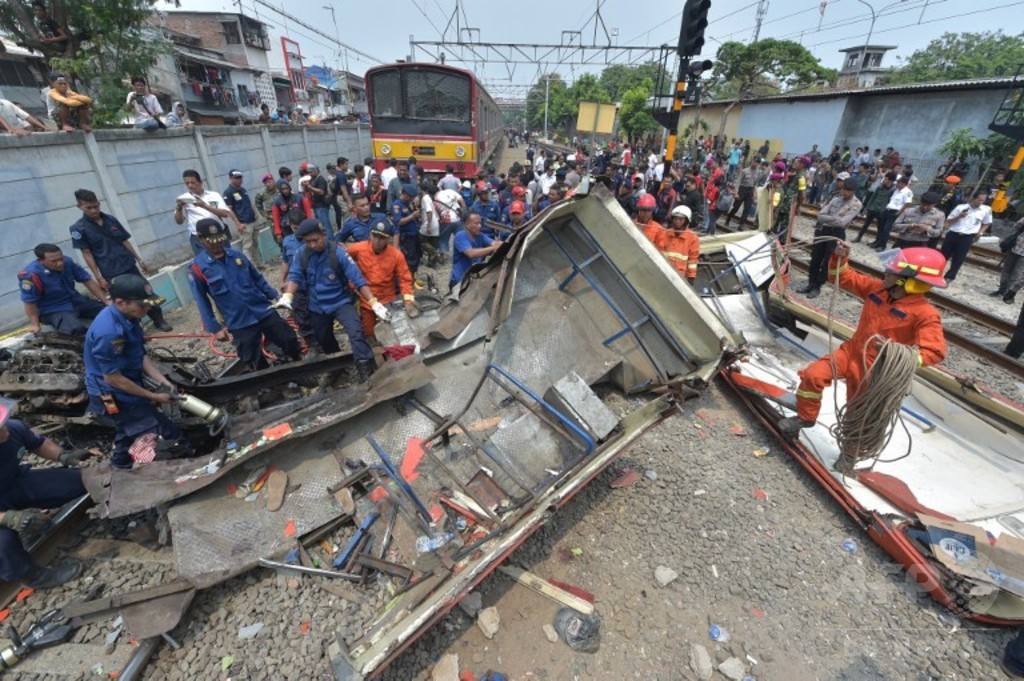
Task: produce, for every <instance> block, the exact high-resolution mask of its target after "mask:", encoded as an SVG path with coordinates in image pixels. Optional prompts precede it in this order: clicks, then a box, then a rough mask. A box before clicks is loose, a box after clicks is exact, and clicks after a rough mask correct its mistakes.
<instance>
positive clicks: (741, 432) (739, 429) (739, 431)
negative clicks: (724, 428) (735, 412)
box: [729, 423, 747, 437]
mask: <svg viewBox="0 0 1024 681" xmlns="http://www.w3.org/2000/svg"><path fill="white" fill-rule="evenodd" d="M729 432H730V433H732V434H733V435H735V436H737V437H745V436H746V434H747V429H746V428H744V427H743V426H741V425H740V424H738V423H734V424H732V425H731V426H730V427H729Z"/></svg>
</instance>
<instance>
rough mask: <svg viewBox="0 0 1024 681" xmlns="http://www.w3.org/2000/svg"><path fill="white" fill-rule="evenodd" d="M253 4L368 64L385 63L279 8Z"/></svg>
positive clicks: (263, 2) (262, 0)
mask: <svg viewBox="0 0 1024 681" xmlns="http://www.w3.org/2000/svg"><path fill="white" fill-rule="evenodd" d="M253 2H254V3H256V4H259V5H263V6H264V7H266V8H267V9H269V10H271V11H273V12H276V13H278V14H280V15H281V16H283V17H284V18H285V19H287V20H288V21H291V22H293V23H295V24H298V25H299V26H302V27H303V28H305V29H306V30H307V31H310V32H312V33H314V34H316V35H318V36H320V37H321V38H326V39H327V40H329V41H331V43H332V44H334V45H338V46H340V47H343V48H345V49H346V50H348V51H349V52H352V53H354V54H358V55H360V56H362V57H365V58H367V59H369V60H371V62H370V63H373V64H384V63H386V61H387V60H385V59H381V58H379V57H375V56H373V55H372V54H367V53H366V52H363V51H362V50H358V49H356V48H354V47H352V46H351V45H349V44H348V43H344V42H342V41H340V40H338V39H337V38H336V37H334V36H331V35H328V34H327V33H324V32H323V31H321V30H320V29H318V28H316V27H315V26H310V25H309V24H307V23H306V22H304V21H302V20H301V19H299V18H298V17H295V16H293V15H291V14H289V13H288V12H285V11H284V10H283V9H281V8H279V7H275V6H274V5H272V4H270V3H269V2H267V1H266V0H253Z"/></svg>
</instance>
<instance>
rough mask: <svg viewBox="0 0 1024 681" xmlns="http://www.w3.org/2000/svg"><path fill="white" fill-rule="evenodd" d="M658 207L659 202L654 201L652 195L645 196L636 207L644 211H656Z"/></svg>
mask: <svg viewBox="0 0 1024 681" xmlns="http://www.w3.org/2000/svg"><path fill="white" fill-rule="evenodd" d="M657 205H658V202H657V201H656V200H655V199H654V196H653V195H651V194H644V195H643V196H641V197H640V199H639V200H638V201H637V202H636V207H637V208H638V209H639V210H644V209H645V208H646V209H647V210H654V207H655V206H657Z"/></svg>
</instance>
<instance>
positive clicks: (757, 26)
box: [751, 0, 768, 43]
mask: <svg viewBox="0 0 1024 681" xmlns="http://www.w3.org/2000/svg"><path fill="white" fill-rule="evenodd" d="M766 14H768V0H760V2H758V3H757V19H756V21H755V22H754V37H753V38H752V39H751V42H754V43H756V42H757V39H758V38H759V37H760V36H761V23H762V22H763V21H764V16H765V15H766Z"/></svg>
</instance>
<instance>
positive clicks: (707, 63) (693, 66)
mask: <svg viewBox="0 0 1024 681" xmlns="http://www.w3.org/2000/svg"><path fill="white" fill-rule="evenodd" d="M712 66H714V64H712V63H711V60H710V59H704V60H699V59H698V60H697V61H692V62H690V65H689V66H688V67H686V72H687V73H688V74H690V75H691V76H692V77H694V78H700V74H702V73H704V72H705V71H710V70H711V67H712Z"/></svg>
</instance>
